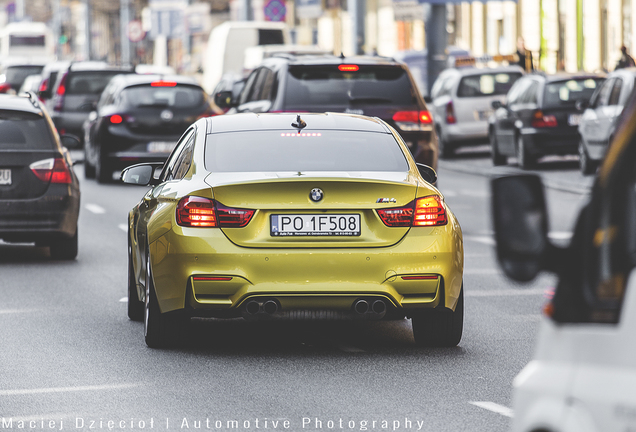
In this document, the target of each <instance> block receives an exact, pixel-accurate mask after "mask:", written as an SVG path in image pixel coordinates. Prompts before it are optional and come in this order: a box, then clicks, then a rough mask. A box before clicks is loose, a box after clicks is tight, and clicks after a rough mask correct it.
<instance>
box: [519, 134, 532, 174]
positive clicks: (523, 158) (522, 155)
mask: <svg viewBox="0 0 636 432" xmlns="http://www.w3.org/2000/svg"><path fill="white" fill-rule="evenodd" d="M535 164H536V156H533V155H531V154H530V153H528V149H527V148H526V144H525V142H524V140H523V136H522V135H521V134H519V135H517V165H519V168H521V169H524V170H526V169H530V168H532V167H534V165H535Z"/></svg>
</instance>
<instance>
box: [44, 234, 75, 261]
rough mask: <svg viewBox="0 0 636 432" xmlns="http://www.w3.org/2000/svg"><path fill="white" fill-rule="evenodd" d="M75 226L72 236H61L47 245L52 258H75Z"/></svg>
mask: <svg viewBox="0 0 636 432" xmlns="http://www.w3.org/2000/svg"><path fill="white" fill-rule="evenodd" d="M77 231H78V230H77V228H76V229H75V235H74V236H73V237H63V238H60V239H58V240H57V241H55V242H54V243H52V244H51V245H49V254H50V255H51V258H53V259H54V260H67V261H70V260H74V259H75V258H77V250H78V238H77Z"/></svg>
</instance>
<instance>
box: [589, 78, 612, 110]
mask: <svg viewBox="0 0 636 432" xmlns="http://www.w3.org/2000/svg"><path fill="white" fill-rule="evenodd" d="M613 85H614V79H608V80H605V82H604V83H603V84H602V86H601V88H600V89H599V90H598V93H597V95H596V98H595V99H594V103H593V104H590V106H591V107H592V108H596V107H600V106H607V103H608V101H609V96H610V93H611V92H612V86H613Z"/></svg>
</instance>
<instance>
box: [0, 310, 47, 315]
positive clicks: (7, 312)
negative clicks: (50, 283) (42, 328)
mask: <svg viewBox="0 0 636 432" xmlns="http://www.w3.org/2000/svg"><path fill="white" fill-rule="evenodd" d="M37 311H38V309H0V315H3V314H17V313H30V312H37Z"/></svg>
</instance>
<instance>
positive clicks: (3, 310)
mask: <svg viewBox="0 0 636 432" xmlns="http://www.w3.org/2000/svg"><path fill="white" fill-rule="evenodd" d="M486 156H487V155H483V154H480V153H479V152H478V153H472V154H465V155H463V156H461V157H459V158H457V159H455V160H452V161H442V163H440V168H439V178H440V182H439V184H440V188H441V190H442V192H444V194H445V196H446V200H447V202H448V203H449V204H450V206H451V209H452V210H453V211H454V212H455V213H456V215H457V216H458V218H459V220H460V223H461V225H462V228H463V232H464V239H465V255H466V269H465V273H464V286H465V296H466V299H465V304H466V311H465V313H466V317H465V327H464V336H463V339H462V342H461V343H460V345H459V347H456V348H452V349H425V348H418V347H416V346H415V345H414V343H413V338H412V334H411V328H410V321H408V320H402V321H393V322H376V323H370V322H356V323H349V322H282V323H247V322H245V321H243V320H241V319H238V320H231V321H216V320H199V321H197V322H196V323H194V325H193V326H192V335H191V337H190V339H189V340H188V341H187V342H186V344H185V346H184V347H182V348H179V349H169V350H153V349H149V348H147V347H146V345H145V343H144V341H143V334H142V333H143V325H142V324H141V323H136V322H132V321H129V320H128V318H127V316H126V303H125V302H124V301H125V295H126V237H125V235H126V234H125V229H126V227H125V224H126V215H127V212H128V210H129V209H130V208H131V207H132V206H133V205H134V204H135V203H136V202H137V201H138V200H139V199H140V198H141V196H142V195H143V193H144V192H145V189H144V188H138V187H130V186H124V185H120V184H111V185H97V184H96V183H95V182H94V181H89V180H83V177H82V174H81V171H82V168H81V166H79V167H77V171H78V173H79V175H80V178H82V209H81V214H80V226H79V230H80V231H79V239H80V249H79V256H78V259H77V261H73V262H59V261H57V262H56V261H51V260H50V259H49V257H48V250H47V249H46V248H35V247H33V246H26V245H6V244H0V344H1V349H0V430H37V431H41V430H60V429H62V430H72V431H76V430H117V431H120V430H158V431H163V430H193V429H203V430H221V431H226V430H242V431H256V430H290V431H340V430H343V431H366V430H373V431H393V430H396V431H417V430H422V431H431V432H440V431H453V432H456V431H474V432H479V431H483V432H496V431H506V430H507V429H508V425H509V421H510V416H511V415H513V413H512V412H511V410H510V409H509V407H510V406H511V390H512V380H513V378H514V377H515V375H516V374H517V373H518V372H519V371H520V370H521V368H522V367H523V366H524V365H525V363H526V362H527V361H528V360H529V359H530V357H531V355H532V350H533V346H534V340H535V336H536V333H537V329H538V326H539V322H540V319H541V315H540V313H541V307H542V305H543V304H544V303H545V297H546V291H549V289H550V287H551V286H552V284H553V282H554V278H553V277H551V276H549V275H547V276H542V277H540V278H539V279H538V280H536V281H535V282H534V283H532V284H529V285H527V286H516V285H514V284H513V283H511V282H510V281H508V280H507V279H505V278H504V277H503V276H502V275H501V273H500V270H499V269H498V267H497V264H496V262H495V260H494V254H493V250H492V243H493V241H492V231H491V224H490V215H489V205H490V199H489V192H488V191H489V185H488V175H489V173H490V170H491V168H490V162H489V160H488V159H486V158H485V157H486ZM556 163H557V165H558V167H557V168H554V167H544V168H543V171H542V174H543V175H545V176H546V178H548V180H550V179H551V180H550V181H557V183H559V182H566V183H568V182H573V183H572V184H577V181H576V179H577V178H578V183H579V184H583V185H585V184H588V183H589V182H590V180H589V179H582V177H580V174H579V173H578V171H576V165H575V164H573V163H572V162H571V161H568V160H565V161H557V162H556ZM508 169H514V168H508ZM577 176H578V177H577ZM568 184H569V183H568ZM557 186H558V185H557ZM574 192H576V193H574ZM580 192H584V188H583V189H582V190H579V191H576V190H570V191H566V190H564V189H563V188H559V187H555V188H549V189H548V199H549V204H550V206H551V218H552V220H551V224H552V226H551V229H552V235H553V237H554V238H555V239H556V240H557V241H565V240H567V238H568V236H569V232H570V231H571V229H572V225H573V223H574V218H575V215H576V213H577V209H578V207H579V206H580V205H581V203H582V201H583V200H584V199H585V196H584V194H581V193H580ZM10 422H11V423H10ZM234 422H236V423H234ZM21 426H22V428H21Z"/></svg>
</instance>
